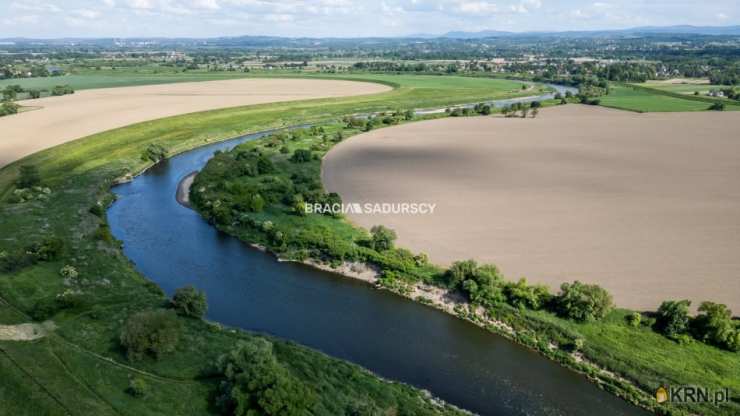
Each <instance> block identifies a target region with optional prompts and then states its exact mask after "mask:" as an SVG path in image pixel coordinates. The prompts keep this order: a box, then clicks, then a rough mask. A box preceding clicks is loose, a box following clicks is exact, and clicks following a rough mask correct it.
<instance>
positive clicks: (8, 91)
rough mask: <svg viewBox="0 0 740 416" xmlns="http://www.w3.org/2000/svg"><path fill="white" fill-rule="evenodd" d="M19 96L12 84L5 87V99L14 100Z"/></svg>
mask: <svg viewBox="0 0 740 416" xmlns="http://www.w3.org/2000/svg"><path fill="white" fill-rule="evenodd" d="M17 96H18V93H17V92H16V91H15V89H13V88H11V87H10V86H8V87H5V89H4V90H3V100H5V101H13V100H15V98H16V97H17Z"/></svg>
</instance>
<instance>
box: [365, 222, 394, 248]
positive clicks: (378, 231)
mask: <svg viewBox="0 0 740 416" xmlns="http://www.w3.org/2000/svg"><path fill="white" fill-rule="evenodd" d="M394 241H396V232H395V231H393V230H391V229H390V228H387V227H384V226H382V225H374V226H373V227H372V228H371V229H370V245H371V247H372V248H373V249H374V250H376V251H386V250H390V249H392V248H393V242H394Z"/></svg>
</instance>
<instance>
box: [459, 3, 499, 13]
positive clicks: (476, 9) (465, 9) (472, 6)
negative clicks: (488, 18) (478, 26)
mask: <svg viewBox="0 0 740 416" xmlns="http://www.w3.org/2000/svg"><path fill="white" fill-rule="evenodd" d="M456 9H457V11H459V12H461V13H465V14H485V13H495V12H497V11H498V6H496V3H489V2H487V1H462V2H460V3H459V4H458V5H457V8H456Z"/></svg>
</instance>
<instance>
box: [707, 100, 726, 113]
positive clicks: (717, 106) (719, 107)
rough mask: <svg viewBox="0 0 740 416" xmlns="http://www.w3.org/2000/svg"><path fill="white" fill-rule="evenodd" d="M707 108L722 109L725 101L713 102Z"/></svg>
mask: <svg viewBox="0 0 740 416" xmlns="http://www.w3.org/2000/svg"><path fill="white" fill-rule="evenodd" d="M709 109H710V110H712V111H724V110H725V103H720V102H715V103H713V104H712V105H710V106H709Z"/></svg>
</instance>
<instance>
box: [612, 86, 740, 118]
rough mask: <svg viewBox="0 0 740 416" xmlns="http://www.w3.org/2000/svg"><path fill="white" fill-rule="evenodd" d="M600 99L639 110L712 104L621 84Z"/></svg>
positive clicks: (729, 108) (732, 107) (691, 108)
mask: <svg viewBox="0 0 740 416" xmlns="http://www.w3.org/2000/svg"><path fill="white" fill-rule="evenodd" d="M599 99H600V101H601V105H603V106H605V107H612V108H618V109H622V110H629V111H639V112H671V111H704V110H707V109H708V108H709V106H710V105H711V102H705V101H697V100H692V99H691V97H690V96H687V98H686V99H683V98H678V97H671V96H668V95H660V94H654V93H650V92H649V91H646V90H643V89H633V88H630V87H626V86H621V85H612V86H611V87H610V91H609V94H608V95H605V96H602V97H599ZM725 110H726V111H737V110H740V104H726V107H725Z"/></svg>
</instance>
